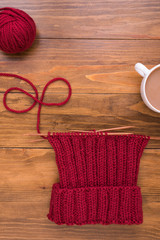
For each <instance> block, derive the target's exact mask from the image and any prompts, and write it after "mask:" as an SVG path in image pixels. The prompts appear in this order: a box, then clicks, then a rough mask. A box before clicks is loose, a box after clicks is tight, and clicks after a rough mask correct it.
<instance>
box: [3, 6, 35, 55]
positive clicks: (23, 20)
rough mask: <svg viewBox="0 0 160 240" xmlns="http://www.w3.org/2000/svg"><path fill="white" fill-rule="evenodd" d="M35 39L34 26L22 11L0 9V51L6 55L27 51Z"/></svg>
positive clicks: (31, 20)
mask: <svg viewBox="0 0 160 240" xmlns="http://www.w3.org/2000/svg"><path fill="white" fill-rule="evenodd" d="M35 37H36V25H35V22H34V21H33V19H32V18H31V17H30V16H29V15H28V14H27V13H25V12H24V11H22V10H19V9H15V8H8V7H6V8H0V49H1V50H2V51H4V52H6V53H19V52H23V51H25V50H27V49H28V48H29V47H30V46H31V45H32V43H33V41H34V39H35Z"/></svg>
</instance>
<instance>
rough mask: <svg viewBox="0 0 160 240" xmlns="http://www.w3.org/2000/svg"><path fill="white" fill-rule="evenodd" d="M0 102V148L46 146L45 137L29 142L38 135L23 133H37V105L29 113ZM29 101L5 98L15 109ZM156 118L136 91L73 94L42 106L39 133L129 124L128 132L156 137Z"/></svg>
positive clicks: (15, 96) (158, 129) (52, 98)
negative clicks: (15, 110) (70, 96)
mask: <svg viewBox="0 0 160 240" xmlns="http://www.w3.org/2000/svg"><path fill="white" fill-rule="evenodd" d="M65 96H66V95H65V94H62V93H61V94H60V95H58V94H55V95H54V96H53V94H51V93H48V95H46V97H45V101H46V102H61V101H62V100H64V99H65ZM0 102H1V104H0V105H1V108H0V109H1V119H0V124H1V127H2V129H1V131H0V146H1V147H3V146H7V147H49V145H48V143H47V142H46V141H45V140H44V139H41V141H40V142H35V143H32V142H31V140H33V139H35V140H36V139H39V138H40V137H39V136H33V137H30V136H24V134H27V133H36V117H37V116H36V114H37V106H36V107H35V109H33V110H32V111H30V112H28V113H25V114H15V113H11V112H8V111H6V109H5V108H4V106H3V105H2V97H1V98H0ZM32 102H33V101H32V99H28V97H27V96H22V94H18V93H15V94H10V97H8V105H9V106H10V107H12V108H14V109H19V110H20V109H23V108H27V107H29V106H30V105H31V104H32ZM93 102H96V104H93ZM159 119H160V116H159V114H158V113H154V112H152V111H151V110H149V109H148V108H147V107H146V106H145V104H144V103H143V102H142V100H141V98H140V96H139V94H73V95H72V98H71V100H70V101H69V102H68V103H67V104H66V105H64V106H61V107H43V108H42V113H41V125H42V126H41V132H42V133H47V132H48V131H66V130H73V129H80V130H90V129H104V128H105V129H106V128H111V127H117V126H128V125H129V126H135V127H134V128H133V129H131V130H127V132H128V131H129V132H134V133H139V134H145V135H151V136H159V135H160V123H159ZM124 131H125V132H126V130H124ZM148 146H149V148H150V147H154V148H157V147H160V143H159V141H153V140H151V141H150V143H149V145H148Z"/></svg>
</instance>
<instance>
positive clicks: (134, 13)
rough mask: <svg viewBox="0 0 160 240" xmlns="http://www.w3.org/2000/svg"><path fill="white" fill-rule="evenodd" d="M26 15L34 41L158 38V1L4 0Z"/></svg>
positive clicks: (159, 5) (159, 36)
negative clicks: (34, 29) (32, 24)
mask: <svg viewBox="0 0 160 240" xmlns="http://www.w3.org/2000/svg"><path fill="white" fill-rule="evenodd" d="M0 3H1V7H6V6H10V7H13V6H14V7H16V8H20V9H22V10H24V11H26V12H27V13H28V14H30V15H31V16H32V17H33V18H34V20H35V22H36V25H37V28H38V36H37V37H38V38H107V39H109V38H113V39H117V38H118V39H160V31H159V27H158V26H159V14H160V4H159V0H151V1H149V0H143V1H134V0H127V2H126V1H124V0H118V1H117V0H112V1H102V0H94V1H85V0H74V1H72V0H60V1H56V0H47V1H44V0H39V1H33V0H23V1H16V0H12V1H9V0H5V1H2V0H1V1H0Z"/></svg>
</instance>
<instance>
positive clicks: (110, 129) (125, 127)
mask: <svg viewBox="0 0 160 240" xmlns="http://www.w3.org/2000/svg"><path fill="white" fill-rule="evenodd" d="M134 127H135V126H124V127H116V128H108V129H99V130H95V132H101V131H112V130H113V131H114V130H119V129H120V130H121V129H127V128H134ZM70 131H71V132H92V131H94V130H88V131H87V130H86V131H85V130H78V129H77V130H75V129H74V130H70ZM126 134H127V133H126ZM24 135H26V136H36V135H39V136H44V135H45V134H42V133H35V134H32V133H31V134H29V133H25V134H24Z"/></svg>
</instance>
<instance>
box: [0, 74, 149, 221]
mask: <svg viewBox="0 0 160 240" xmlns="http://www.w3.org/2000/svg"><path fill="white" fill-rule="evenodd" d="M0 76H13V77H17V78H19V79H22V80H24V81H26V82H28V83H29V84H30V85H31V86H32V88H33V90H34V91H35V95H36V96H35V97H34V96H32V95H31V94H29V93H28V92H26V91H24V90H23V89H21V88H16V87H15V88H10V89H8V90H7V91H6V92H5V94H4V99H3V103H4V106H5V107H6V109H8V110H9V111H12V112H16V113H21V112H27V111H29V110H30V109H32V108H33V107H34V105H35V104H36V102H38V103H39V109H38V113H37V131H38V132H40V131H39V124H40V111H41V105H42V104H43V105H47V106H51V105H58V106H60V105H63V104H65V103H66V102H67V101H68V100H69V98H70V97H71V86H70V84H69V82H68V81H67V80H65V79H63V78H55V79H52V80H50V81H49V82H48V83H47V84H46V86H45V87H44V89H43V92H42V96H41V98H40V100H38V92H37V89H36V87H35V86H34V85H33V84H32V83H31V82H30V81H29V80H28V79H25V78H23V77H20V76H18V75H15V74H6V73H0ZM57 80H62V81H64V82H65V83H67V85H68V87H69V93H68V97H67V99H66V100H65V101H63V102H61V103H44V102H43V97H44V94H45V91H46V89H47V87H48V85H49V84H50V83H52V82H54V81H57ZM11 90H18V91H21V92H23V93H25V94H26V95H28V96H29V97H31V98H32V99H34V103H33V104H32V105H31V106H30V107H29V108H27V109H25V110H20V111H18V110H14V109H11V108H9V107H8V106H7V104H6V96H7V94H8V93H9V92H10V91H11ZM44 138H47V139H48V141H49V143H50V144H51V146H52V147H53V149H54V150H55V153H56V162H57V166H58V171H59V178H60V182H59V183H55V184H53V188H52V193H51V200H50V209H49V214H48V215H47V216H48V218H49V219H50V220H51V221H54V222H55V223H56V224H67V225H73V224H77V225H83V224H96V223H101V224H106V225H107V224H113V223H115V224H140V223H142V222H143V212H142V196H141V190H140V187H138V186H137V178H138V171H139V163H140V158H141V155H142V153H143V149H144V148H145V146H146V144H147V143H148V141H149V139H150V137H149V136H144V135H134V134H132V135H121V136H120V135H108V134H107V133H106V132H105V134H104V132H96V131H92V132H82V133H80V132H68V133H67V132H65V133H61V132H60V133H55V132H54V133H53V134H51V133H48V136H47V137H44Z"/></svg>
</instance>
